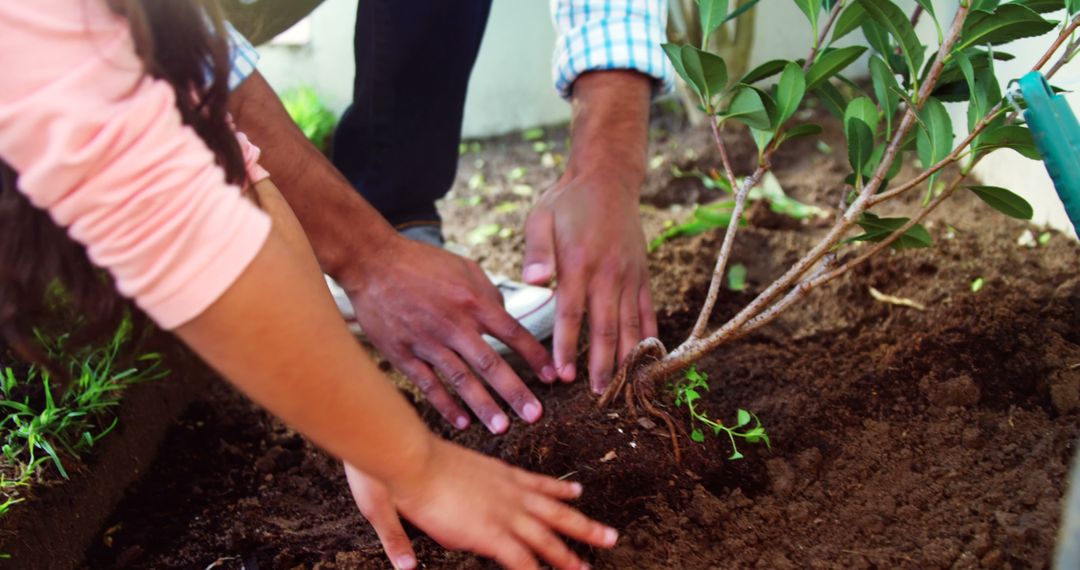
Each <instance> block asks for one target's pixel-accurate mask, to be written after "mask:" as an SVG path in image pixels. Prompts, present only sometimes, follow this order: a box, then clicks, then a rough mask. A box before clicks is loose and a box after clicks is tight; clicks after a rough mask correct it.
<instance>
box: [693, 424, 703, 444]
mask: <svg viewBox="0 0 1080 570" xmlns="http://www.w3.org/2000/svg"><path fill="white" fill-rule="evenodd" d="M690 439H692V440H694V441H696V442H698V443H705V434H704V433H703V432H702V431H701V430H700V429H698V428H694V431H692V432H690Z"/></svg>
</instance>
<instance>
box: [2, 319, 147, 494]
mask: <svg viewBox="0 0 1080 570" xmlns="http://www.w3.org/2000/svg"><path fill="white" fill-rule="evenodd" d="M35 334H36V336H37V342H38V345H39V346H40V347H41V348H42V349H43V350H44V352H45V353H46V355H47V357H48V359H49V361H50V362H52V363H54V365H56V366H62V367H63V368H64V371H65V372H66V373H67V376H68V378H69V379H70V381H71V385H70V386H68V389H67V390H66V391H64V392H63V393H60V392H59V390H58V388H57V382H56V379H55V377H54V376H53V374H51V373H50V372H49V370H47V369H45V368H43V367H41V366H37V365H22V364H19V363H15V362H11V363H10V364H8V365H5V366H3V368H2V370H0V391H2V398H0V410H2V411H3V413H4V415H3V416H0V452H2V458H0V501H2V502H0V516H3V515H4V514H5V513H7V512H8V511H9V510H10V508H11V506H12V505H15V504H17V503H19V502H21V501H22V500H23V499H22V497H21V496H20V494H21V491H22V490H23V489H24V488H25V487H26V486H27V485H28V484H29V483H30V482H31V481H32V480H34V479H35V478H38V477H40V476H41V475H42V474H43V470H44V469H45V468H46V466H52V467H53V468H54V469H55V470H56V472H57V473H58V474H59V475H60V476H61V477H64V478H67V477H68V476H69V472H68V467H69V465H68V464H67V460H68V459H73V460H74V459H77V458H79V457H80V456H81V455H82V454H84V453H85V452H86V451H87V450H89V449H91V448H93V447H94V446H95V445H96V444H97V443H98V442H99V441H100V440H101V438H103V437H105V436H106V435H108V434H109V433H110V432H112V431H113V429H115V427H116V425H117V421H118V420H117V418H116V417H115V416H114V415H113V414H111V413H110V410H111V409H112V408H114V407H115V406H116V405H117V404H118V403H119V402H120V398H121V393H122V392H123V390H124V389H125V388H127V387H128V386H130V385H132V384H136V383H139V382H144V381H149V380H155V379H159V378H162V377H164V376H165V375H167V374H168V371H167V370H166V369H165V367H164V365H163V364H162V361H161V355H160V354H158V353H146V354H142V355H140V356H138V357H137V358H135V359H134V361H133V362H132V363H131V364H130V365H123V364H122V363H123V362H124V361H125V356H126V355H128V354H130V353H131V351H132V349H133V346H132V345H133V344H134V342H133V341H134V340H135V339H133V325H132V322H131V320H130V319H124V320H123V322H122V323H121V325H120V327H119V328H118V329H117V330H116V332H115V333H114V334H113V336H112V337H111V339H110V341H109V342H108V344H106V345H105V346H99V347H86V348H72V347H71V346H70V341H71V334H70V333H65V334H62V335H59V336H56V337H49V336H47V335H46V334H44V333H42V332H41V331H40V330H39V331H35ZM4 356H6V355H2V354H0V357H4Z"/></svg>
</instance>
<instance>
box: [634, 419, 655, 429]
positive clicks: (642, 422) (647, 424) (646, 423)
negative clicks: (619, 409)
mask: <svg viewBox="0 0 1080 570" xmlns="http://www.w3.org/2000/svg"><path fill="white" fill-rule="evenodd" d="M637 423H638V425H639V426H641V427H643V428H645V429H653V428H654V427H656V422H654V421H652V420H650V419H649V418H645V417H641V418H638V419H637Z"/></svg>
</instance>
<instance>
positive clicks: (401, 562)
mask: <svg viewBox="0 0 1080 570" xmlns="http://www.w3.org/2000/svg"><path fill="white" fill-rule="evenodd" d="M397 567H398V569H399V570H413V568H416V559H415V558H413V557H412V556H408V555H406V556H399V557H398V559H397Z"/></svg>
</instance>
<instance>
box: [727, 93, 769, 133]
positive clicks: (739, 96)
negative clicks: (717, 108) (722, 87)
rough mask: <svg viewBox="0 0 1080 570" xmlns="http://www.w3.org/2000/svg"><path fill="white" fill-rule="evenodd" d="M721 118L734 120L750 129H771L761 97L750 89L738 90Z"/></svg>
mask: <svg viewBox="0 0 1080 570" xmlns="http://www.w3.org/2000/svg"><path fill="white" fill-rule="evenodd" d="M722 117H723V119H724V120H728V119H735V120H737V121H739V122H741V123H743V124H744V125H746V126H748V127H750V128H752V129H758V130H765V129H769V128H771V127H772V122H771V121H770V120H769V113H768V111H766V110H765V104H764V103H762V101H761V95H759V94H758V92H757V91H756V90H754V89H753V88H750V87H743V88H742V89H739V91H738V92H737V93H736V94H735V98H734V99H732V100H731V105H730V106H729V107H728V109H727V111H725V112H724V113H723V115H722Z"/></svg>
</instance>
